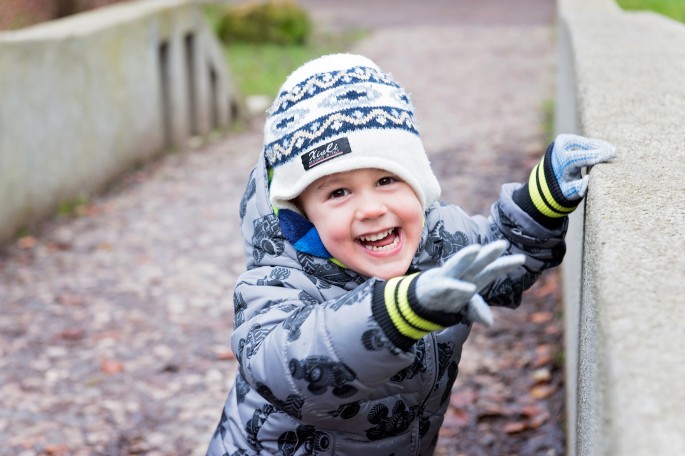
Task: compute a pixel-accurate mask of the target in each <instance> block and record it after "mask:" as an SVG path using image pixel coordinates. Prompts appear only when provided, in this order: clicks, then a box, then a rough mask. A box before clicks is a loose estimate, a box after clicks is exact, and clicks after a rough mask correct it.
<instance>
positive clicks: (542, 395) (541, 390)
mask: <svg viewBox="0 0 685 456" xmlns="http://www.w3.org/2000/svg"><path fill="white" fill-rule="evenodd" d="M554 391H555V388H554V387H552V386H550V385H536V386H534V387H533V388H532V389H531V390H530V395H531V396H533V397H534V398H535V399H547V398H548V397H550V396H551V395H552V394H554Z"/></svg>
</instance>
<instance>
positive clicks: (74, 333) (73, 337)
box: [57, 328, 86, 342]
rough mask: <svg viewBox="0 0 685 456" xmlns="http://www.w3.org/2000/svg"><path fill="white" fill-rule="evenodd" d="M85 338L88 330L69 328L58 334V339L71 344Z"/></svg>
mask: <svg viewBox="0 0 685 456" xmlns="http://www.w3.org/2000/svg"><path fill="white" fill-rule="evenodd" d="M85 336H86V330H85V329H83V328H69V329H65V330H64V331H62V332H60V333H58V334H57V337H59V338H60V339H62V340H66V341H71V342H74V341H77V340H81V339H83V338H84V337H85Z"/></svg>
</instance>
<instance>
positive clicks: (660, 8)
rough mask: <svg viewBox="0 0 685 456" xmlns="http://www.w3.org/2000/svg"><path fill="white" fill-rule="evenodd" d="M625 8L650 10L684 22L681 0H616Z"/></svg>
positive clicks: (683, 7) (684, 12)
mask: <svg viewBox="0 0 685 456" xmlns="http://www.w3.org/2000/svg"><path fill="white" fill-rule="evenodd" d="M616 2H617V3H618V5H619V6H620V7H621V8H623V9H625V10H650V11H654V12H656V13H659V14H663V15H664V16H668V17H670V18H672V19H675V20H677V21H680V22H685V1H683V0H616Z"/></svg>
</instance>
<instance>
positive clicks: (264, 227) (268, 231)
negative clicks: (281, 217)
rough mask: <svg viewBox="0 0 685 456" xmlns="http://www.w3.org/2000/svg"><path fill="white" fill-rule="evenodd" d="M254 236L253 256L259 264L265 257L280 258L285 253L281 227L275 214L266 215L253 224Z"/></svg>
mask: <svg viewBox="0 0 685 456" xmlns="http://www.w3.org/2000/svg"><path fill="white" fill-rule="evenodd" d="M252 228H253V230H254V234H253V235H252V245H253V246H254V250H252V256H253V257H254V259H255V261H257V262H259V261H262V259H263V258H264V257H265V256H267V255H268V256H270V257H278V256H280V255H281V254H282V253H283V250H284V248H285V247H284V241H283V239H282V235H281V227H280V225H279V224H278V217H276V215H275V214H269V215H265V216H264V217H260V218H258V219H256V220H254V222H253V223H252Z"/></svg>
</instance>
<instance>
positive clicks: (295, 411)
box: [256, 382, 304, 419]
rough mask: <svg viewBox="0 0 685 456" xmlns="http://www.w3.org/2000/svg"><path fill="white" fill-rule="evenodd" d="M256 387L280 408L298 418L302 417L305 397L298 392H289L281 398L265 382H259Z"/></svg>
mask: <svg viewBox="0 0 685 456" xmlns="http://www.w3.org/2000/svg"><path fill="white" fill-rule="evenodd" d="M256 387H257V392H258V393H259V394H260V395H261V396H262V397H263V398H264V399H266V400H267V401H269V402H271V403H272V404H273V405H275V406H276V407H277V408H278V409H279V410H281V411H283V412H285V413H287V414H288V415H290V416H292V417H295V418H297V419H300V418H302V406H303V405H304V399H303V398H302V397H300V396H298V395H296V394H289V395H288V397H286V398H285V400H281V399H279V398H277V397H276V395H274V393H272V392H271V389H270V388H269V387H268V386H266V385H265V384H263V383H259V382H257V385H256Z"/></svg>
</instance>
